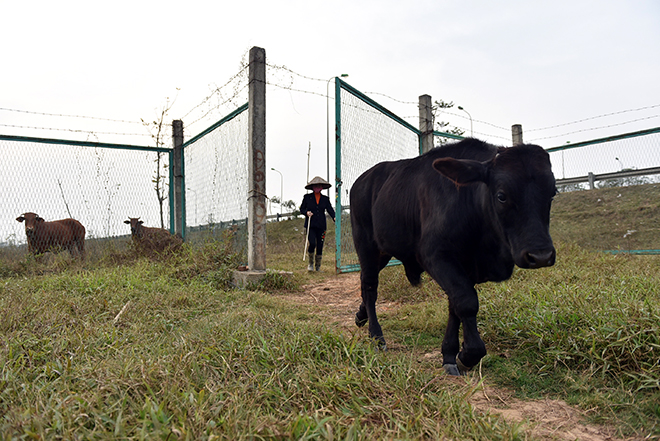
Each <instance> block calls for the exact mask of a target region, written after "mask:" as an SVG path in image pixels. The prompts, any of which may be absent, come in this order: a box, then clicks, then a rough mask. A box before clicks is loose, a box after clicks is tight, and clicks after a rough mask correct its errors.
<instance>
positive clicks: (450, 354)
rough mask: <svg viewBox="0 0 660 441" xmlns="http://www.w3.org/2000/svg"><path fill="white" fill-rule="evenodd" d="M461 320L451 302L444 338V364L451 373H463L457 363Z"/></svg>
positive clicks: (446, 370)
mask: <svg viewBox="0 0 660 441" xmlns="http://www.w3.org/2000/svg"><path fill="white" fill-rule="evenodd" d="M460 326H461V321H460V319H459V318H458V316H457V315H456V314H455V313H454V310H453V308H452V306H451V303H450V304H449V317H448V319H447V329H446V330H445V338H444V340H442V365H443V367H444V368H445V372H447V373H448V374H449V375H461V370H460V369H459V368H458V366H457V364H456V356H457V355H458V351H459V349H460V346H459V343H458V332H459V330H460ZM461 364H462V363H461Z"/></svg>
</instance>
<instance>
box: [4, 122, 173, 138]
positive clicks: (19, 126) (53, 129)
mask: <svg viewBox="0 0 660 441" xmlns="http://www.w3.org/2000/svg"><path fill="white" fill-rule="evenodd" d="M168 125H169V126H171V124H168ZM0 127H11V128H16V129H30V130H50V131H58V132H71V133H87V134H95V135H117V136H151V135H149V134H148V133H121V132H99V131H96V130H81V129H58V128H55V127H36V126H21V125H16V124H2V123H0Z"/></svg>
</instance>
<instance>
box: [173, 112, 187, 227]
mask: <svg viewBox="0 0 660 441" xmlns="http://www.w3.org/2000/svg"><path fill="white" fill-rule="evenodd" d="M172 140H173V143H174V157H173V160H174V162H173V164H172V170H173V172H174V173H173V177H174V193H173V194H174V201H173V202H174V204H173V211H174V233H175V234H179V235H181V237H183V238H184V239H185V234H186V231H185V230H186V228H185V217H186V210H185V176H184V171H183V121H181V120H179V119H177V120H174V121H172Z"/></svg>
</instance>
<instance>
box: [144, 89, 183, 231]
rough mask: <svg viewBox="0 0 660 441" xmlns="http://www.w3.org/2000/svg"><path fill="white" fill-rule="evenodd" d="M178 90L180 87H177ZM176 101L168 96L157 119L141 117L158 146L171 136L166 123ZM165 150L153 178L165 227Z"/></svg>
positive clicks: (159, 155) (166, 170)
mask: <svg viewBox="0 0 660 441" xmlns="http://www.w3.org/2000/svg"><path fill="white" fill-rule="evenodd" d="M177 90H178V89H177ZM175 101H176V98H175V99H174V101H172V102H171V103H170V99H169V98H167V101H166V103H165V104H164V105H163V107H161V109H160V111H158V112H157V113H156V119H155V120H153V121H150V122H147V121H145V120H144V119H141V121H142V124H143V125H144V126H145V127H146V128H147V130H148V131H149V134H150V135H151V139H152V140H153V141H154V143H155V144H156V147H164V146H165V144H166V142H167V141H169V140H170V138H171V133H170V132H171V130H170V131H168V130H166V129H167V128H168V127H170V124H166V123H165V121H166V118H167V117H168V114H169V111H170V109H172V106H173V105H174V102H175ZM163 155H164V153H163V152H156V159H155V160H154V162H155V164H156V170H155V171H154V175H153V177H152V178H151V182H152V184H153V185H154V190H155V191H156V199H157V200H158V207H159V209H160V227H161V228H165V210H164V206H165V201H166V200H167V198H168V194H169V184H168V176H169V172H168V167H169V164H167V163H166V162H165V160H164V158H163Z"/></svg>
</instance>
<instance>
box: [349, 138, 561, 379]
mask: <svg viewBox="0 0 660 441" xmlns="http://www.w3.org/2000/svg"><path fill="white" fill-rule="evenodd" d="M556 191H557V190H556V187H555V178H554V176H553V174H552V171H551V169H550V158H549V155H548V153H547V152H546V151H545V150H543V149H542V148H541V147H539V146H536V145H517V146H514V147H509V148H504V147H500V148H498V147H495V146H492V145H489V144H486V143H484V142H481V141H478V140H476V139H465V140H463V141H461V142H458V143H454V144H449V145H446V146H443V147H438V148H435V149H432V150H431V151H429V152H428V153H426V154H424V155H422V156H419V157H416V158H413V159H404V160H401V161H394V162H382V163H380V164H377V165H375V166H374V167H372V168H371V169H369V170H367V171H366V172H365V173H364V174H362V175H361V176H360V177H359V178H358V179H357V180H356V181H355V183H354V184H353V187H352V188H351V194H350V199H351V224H352V228H353V241H354V243H355V249H356V251H357V254H358V257H359V259H360V265H361V268H362V273H361V290H362V304H361V305H360V309H359V310H358V312H357V314H356V316H355V322H356V324H357V325H358V326H364V325H365V324H366V323H367V322H368V323H369V335H370V336H371V337H372V338H374V339H376V341H377V342H378V343H379V345H380V346H381V347H382V348H385V339H384V338H383V331H382V329H381V327H380V325H379V324H378V318H377V317H376V299H377V297H378V292H377V289H378V273H379V272H380V270H382V269H383V268H384V267H385V265H387V263H388V262H389V260H390V259H391V258H392V257H395V258H397V259H399V260H400V261H401V262H402V263H403V265H404V268H405V272H406V277H407V278H408V280H409V281H410V283H411V284H413V285H417V284H419V282H420V277H421V274H422V272H424V271H426V272H428V273H429V275H430V276H431V277H432V278H433V279H434V280H435V281H436V282H437V283H438V284H439V285H440V287H441V288H442V289H443V290H444V291H445V293H446V294H447V298H448V302H449V319H448V321H447V330H446V332H445V337H444V340H443V342H442V355H443V365H444V368H445V371H446V372H447V373H449V374H451V375H461V374H464V373H465V372H466V371H468V370H469V369H471V368H472V367H474V366H475V365H476V364H477V363H478V362H479V360H481V358H483V357H484V355H486V346H485V344H484V342H483V340H481V337H480V336H479V331H478V330H477V312H478V311H479V299H478V298H477V292H476V290H475V289H474V285H475V284H477V283H482V282H486V281H496V282H499V281H502V280H506V279H508V278H509V277H511V274H512V273H513V267H514V264H515V265H518V266H519V267H520V268H541V267H545V266H551V265H553V264H554V263H555V256H556V253H555V248H554V246H553V244H552V239H551V237H550V232H549V222H550V205H551V203H552V198H553V197H554V195H555V193H556ZM461 324H463V347H462V350H460V353H459V349H460V346H459V327H460V325H461Z"/></svg>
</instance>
